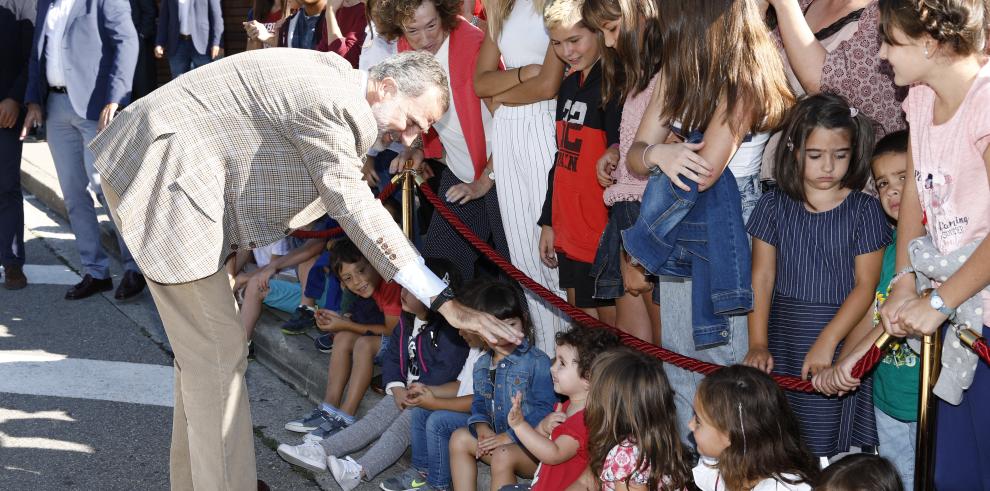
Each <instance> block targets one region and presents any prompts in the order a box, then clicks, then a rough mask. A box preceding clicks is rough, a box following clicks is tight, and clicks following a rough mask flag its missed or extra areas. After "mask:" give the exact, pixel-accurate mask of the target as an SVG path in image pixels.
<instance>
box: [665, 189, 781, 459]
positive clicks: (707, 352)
mask: <svg viewBox="0 0 990 491" xmlns="http://www.w3.org/2000/svg"><path fill="white" fill-rule="evenodd" d="M736 185H737V186H738V187H739V194H740V195H741V197H742V215H743V221H746V220H749V216H750V215H751V214H752V213H753V209H754V208H755V207H756V202H757V201H759V199H760V195H761V194H762V193H761V191H760V189H761V188H760V182H759V175H753V176H743V177H739V178H737V179H736ZM653 301H654V302H656V304H657V305H659V306H660V322H661V324H662V325H663V326H664V329H663V330H661V335H662V340H661V344H662V345H663V347H664V348H667V349H670V350H673V351H676V352H678V353H682V354H684V355H687V356H690V357H692V358H698V359H700V360H704V361H710V362H712V363H718V364H720V365H732V364H735V363H739V362H741V361H742V360H743V358H745V357H746V352H747V351H749V323H748V322H747V320H746V316H745V315H733V316H729V341H728V344H724V345H722V346H718V347H715V348H708V349H701V350H699V349H695V345H694V337H693V336H692V332H691V329H689V328H688V326H691V307H690V303H691V280H690V279H688V278H675V277H672V276H661V277H660V279H659V281H658V282H657V286H656V287H655V288H654V289H653ZM664 371H665V372H666V373H667V378H668V379H669V380H670V385H671V386H672V387H673V388H674V404H675V406H676V408H677V424H678V431H680V433H681V439H682V440H683V441H684V442H688V443H690V441H691V440H690V438H691V431H690V430H689V429H688V421H689V420H690V419H691V416H692V415H693V414H694V393H695V391H696V390H697V389H698V384H699V383H701V379H702V378H704V376H703V375H700V374H697V373H694V372H689V371H687V370H682V369H680V368H677V367H674V366H673V365H666V366H664Z"/></svg>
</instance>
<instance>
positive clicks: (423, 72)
mask: <svg viewBox="0 0 990 491" xmlns="http://www.w3.org/2000/svg"><path fill="white" fill-rule="evenodd" d="M368 77H369V78H371V79H372V80H377V81H382V80H385V79H386V78H391V79H392V80H395V83H396V85H397V86H398V88H399V92H401V93H402V94H403V95H405V96H407V97H419V96H420V95H422V94H423V93H424V92H426V91H427V90H429V89H430V88H431V87H435V88H436V89H437V93H439V94H440V105H441V107H442V109H443V112H447V107H448V105H449V104H450V89H449V88H448V85H447V74H446V73H445V72H444V70H443V67H442V66H440V62H438V61H437V59H436V58H434V57H433V55H432V54H430V53H427V52H425V51H405V52H402V53H399V54H397V55H393V56H390V57H388V58H386V59H385V60H382V61H381V62H379V63H378V64H377V65H375V66H373V67H371V69H370V70H368Z"/></svg>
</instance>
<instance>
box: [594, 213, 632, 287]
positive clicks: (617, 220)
mask: <svg viewBox="0 0 990 491" xmlns="http://www.w3.org/2000/svg"><path fill="white" fill-rule="evenodd" d="M639 205H640V203H639V201H617V202H616V203H614V204H613V205H612V207H611V208H609V210H608V224H606V225H605V231H604V232H603V233H602V238H601V240H600V241H599V242H598V252H597V253H596V254H595V262H594V263H593V264H592V265H591V276H592V277H594V278H595V292H594V295H593V296H594V298H598V299H615V298H619V297H621V296H622V295H623V294H624V293H625V287H624V286H623V284H622V271H621V269H620V266H619V260H620V255H619V252H620V251H621V250H622V234H621V233H620V232H622V231H623V230H625V229H627V228H629V227H632V226H633V224H634V223H636V219H637V218H639Z"/></svg>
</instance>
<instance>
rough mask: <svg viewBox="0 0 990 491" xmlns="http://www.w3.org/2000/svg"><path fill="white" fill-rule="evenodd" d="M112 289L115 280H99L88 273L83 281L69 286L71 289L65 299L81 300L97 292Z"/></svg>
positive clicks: (66, 293)
mask: <svg viewBox="0 0 990 491" xmlns="http://www.w3.org/2000/svg"><path fill="white" fill-rule="evenodd" d="M112 289H113V280H111V279H110V278H104V279H102V280H98V279H96V278H93V277H92V276H90V275H86V276H83V279H82V281H80V282H79V283H76V286H73V287H72V288H69V291H67V292H65V299H66V300H80V299H83V298H86V297H89V296H92V295H94V294H96V293H100V292H108V291H110V290H112Z"/></svg>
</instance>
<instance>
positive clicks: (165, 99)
mask: <svg viewBox="0 0 990 491" xmlns="http://www.w3.org/2000/svg"><path fill="white" fill-rule="evenodd" d="M365 91H366V89H365V83H364V77H363V76H362V74H361V73H360V72H359V71H357V70H354V69H352V68H351V66H350V65H349V64H348V63H347V62H346V61H345V60H344V59H343V58H341V57H339V56H337V55H336V54H333V53H318V52H315V51H310V50H299V49H287V48H272V49H261V50H255V51H250V52H247V53H242V54H238V55H236V56H232V57H229V58H225V59H223V60H220V61H217V62H214V63H210V64H208V65H206V66H203V67H200V68H197V69H196V70H193V71H191V72H189V73H187V74H185V75H182V76H181V77H179V78H177V79H176V80H174V81H172V82H171V83H169V84H167V85H165V86H163V87H161V88H160V89H158V90H156V91H154V92H153V93H151V94H150V95H148V96H146V97H144V98H142V99H140V100H138V101H137V102H136V103H134V104H133V105H131V106H130V107H128V108H126V109H125V110H124V111H122V112H121V113H120V114H118V115H117V117H116V118H114V120H113V123H112V124H111V125H110V126H109V127H108V128H107V129H106V130H104V131H103V132H102V133H100V134H99V135H98V136H97V137H96V139H95V140H93V142H92V144H91V145H90V148H91V149H92V150H93V152H94V153H95V155H96V169H97V170H98V171H99V172H100V174H101V176H102V179H103V186H104V187H110V188H111V189H113V191H115V192H116V193H117V195H118V196H119V197H120V202H119V204H118V206H117V209H116V210H115V216H116V218H117V220H118V221H119V224H120V227H119V229H120V233H121V235H122V236H123V239H124V242H125V243H126V244H127V246H128V248H130V250H131V253H132V254H133V256H134V259H135V260H136V261H137V263H138V265H139V266H140V267H141V270H142V271H143V272H144V274H145V275H146V276H147V277H148V278H150V279H152V280H154V281H156V282H158V283H166V284H174V283H184V282H188V281H192V280H196V279H200V278H205V277H207V276H209V275H211V274H213V273H215V272H216V271H217V270H218V269H219V268H220V267H222V266H223V263H224V261H225V259H226V258H227V257H228V256H229V255H230V254H231V253H232V252H235V251H236V250H237V249H239V248H243V247H248V248H254V247H261V246H265V245H268V244H271V243H273V242H275V241H277V240H279V239H281V238H282V237H284V236H285V235H286V234H288V233H289V232H291V231H292V230H293V229H296V228H299V227H302V226H304V225H306V224H308V223H310V222H312V221H313V220H315V219H317V218H319V217H320V216H321V215H323V214H325V213H329V214H330V215H331V216H332V217H333V218H334V219H336V220H337V221H338V222H340V224H341V226H342V227H343V228H344V230H345V231H346V232H347V235H348V236H349V237H350V238H351V239H352V240H353V241H354V242H355V244H357V246H358V247H359V248H360V249H361V251H363V252H364V254H365V256H366V257H367V258H368V260H369V261H371V264H372V265H373V266H374V267H375V268H376V269H377V270H378V271H379V272H380V273H381V274H382V275H383V276H384V277H385V278H386V279H390V278H392V277H393V276H394V275H395V273H396V272H397V271H398V270H399V269H400V268H402V267H403V266H404V265H406V264H408V263H409V262H411V261H414V260H416V258H417V257H418V254H417V253H416V251H415V249H413V247H412V245H411V244H410V243H409V241H408V240H407V239H406V238H405V236H404V235H403V234H402V231H401V230H400V229H399V227H398V226H397V225H396V224H395V222H394V221H393V220H392V217H391V216H390V215H389V214H388V213H387V212H386V211H385V209H384V208H383V207H382V206H381V204H380V203H378V201H377V200H376V199H375V197H374V195H373V194H372V192H371V190H370V188H369V187H368V185H367V184H366V183H365V182H363V181H362V180H361V177H362V174H361V166H362V158H363V156H364V155H365V153H366V152H367V150H368V147H370V146H371V145H372V144H373V143H374V141H375V139H376V138H377V137H378V125H377V123H376V122H375V118H374V116H373V114H372V111H371V107H370V106H369V105H368V102H367V100H366V98H365Z"/></svg>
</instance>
